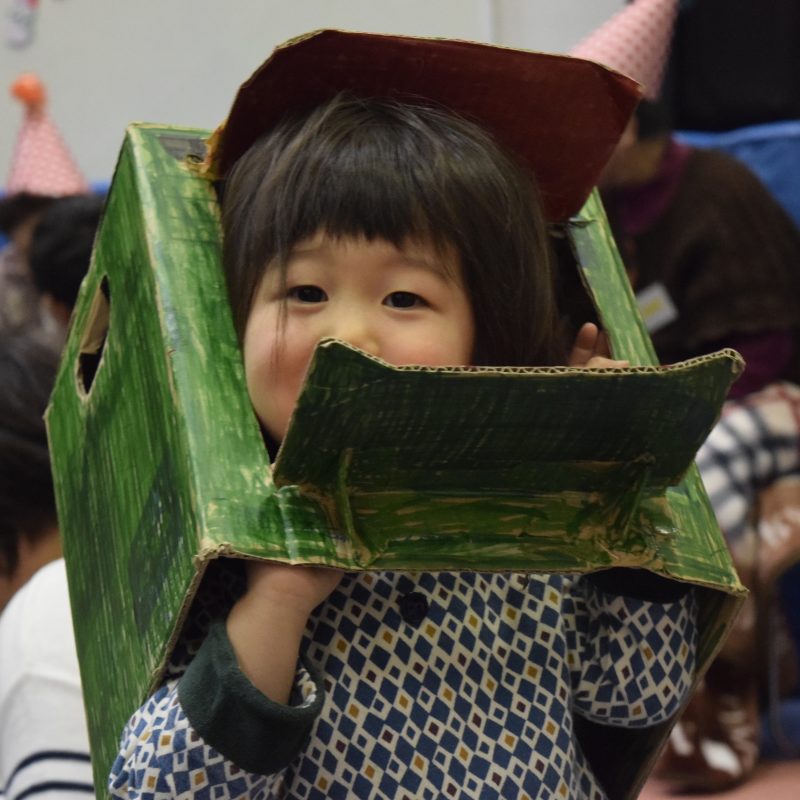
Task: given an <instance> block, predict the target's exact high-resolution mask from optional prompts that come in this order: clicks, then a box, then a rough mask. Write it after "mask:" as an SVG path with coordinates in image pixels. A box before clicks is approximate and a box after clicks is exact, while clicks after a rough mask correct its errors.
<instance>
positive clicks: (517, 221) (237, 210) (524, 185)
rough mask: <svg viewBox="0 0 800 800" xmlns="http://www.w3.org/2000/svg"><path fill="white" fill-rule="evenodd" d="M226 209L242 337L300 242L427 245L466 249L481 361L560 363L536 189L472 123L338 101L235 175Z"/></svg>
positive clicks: (228, 263)
mask: <svg viewBox="0 0 800 800" xmlns="http://www.w3.org/2000/svg"><path fill="white" fill-rule="evenodd" d="M223 209H224V210H223V228H224V236H225V238H224V263H225V270H226V276H227V281H228V288H229V293H230V297H231V303H232V306H233V311H234V319H235V322H236V328H237V332H238V334H239V336H240V338H241V337H242V335H243V333H244V328H245V325H246V322H247V317H248V314H249V311H250V306H251V303H252V298H253V295H254V292H255V290H256V288H257V285H258V283H259V281H260V279H261V277H262V276H263V274H264V270H265V268H266V266H267V264H269V263H270V262H277V263H278V265H280V266H283V265H285V262H286V259H287V258H288V256H289V254H290V253H291V250H292V248H293V247H294V246H295V245H296V243H297V242H299V241H301V240H303V239H305V238H307V237H310V236H312V235H314V234H315V233H317V232H318V231H325V232H326V233H327V234H328V235H330V236H333V237H364V238H366V239H368V240H373V239H384V240H386V241H389V242H391V243H392V244H394V245H395V246H397V247H402V246H403V244H404V243H406V242H408V241H409V240H421V241H426V242H430V243H431V244H432V245H433V246H434V247H437V248H440V249H446V248H453V249H454V250H455V252H456V254H457V255H458V257H459V261H460V264H461V268H462V272H463V279H464V283H465V287H466V289H467V292H468V294H469V296H470V298H471V302H472V308H473V314H474V316H475V323H476V334H477V336H476V341H477V350H478V352H476V354H475V363H494V364H498V363H506V364H522V363H534V361H528V358H529V357H530V358H532V359H534V360H535V362H536V363H554V360H557V356H555V355H554V353H552V352H549V351H550V350H552V347H551V346H550V344H548V343H547V342H545V341H544V340H543V337H542V336H541V333H540V332H541V329H542V327H543V326H547V325H548V323H550V324H551V330H552V328H553V327H555V321H554V319H553V314H554V304H553V303H552V302H545V303H541V302H540V301H541V297H540V296H539V295H540V294H541V291H542V290H543V291H544V293H545V295H549V294H551V286H550V284H551V283H552V281H551V278H550V264H549V257H548V253H547V246H546V233H545V230H544V224H543V221H542V215H541V211H540V209H539V204H538V201H537V199H536V196H535V190H534V187H533V186H532V182H531V181H530V180H529V179H528V178H527V176H523V175H522V174H521V172H520V170H519V169H518V168H517V167H516V165H514V164H513V163H512V162H511V160H510V159H509V158H508V157H507V156H505V155H504V154H503V153H501V152H500V151H499V149H498V148H497V146H496V145H495V143H494V142H493V140H492V139H491V137H489V135H488V134H486V133H485V132H484V131H483V130H482V129H481V128H479V127H477V126H476V125H474V124H472V123H470V122H468V121H465V120H463V119H460V118H458V117H454V116H453V115H451V114H449V113H447V112H445V111H442V110H438V109H432V108H428V107H422V106H413V105H408V104H405V103H397V102H394V101H391V100H363V99H356V98H352V97H348V96H339V97H337V98H335V99H333V100H332V101H330V102H328V103H326V104H325V105H323V106H320V107H318V108H317V109H315V110H314V111H313V112H311V113H310V114H309V115H308V116H306V117H304V118H302V119H299V120H292V121H288V122H284V123H283V124H282V125H280V126H278V127H277V128H276V129H274V130H273V131H271V132H270V133H269V134H267V136H265V137H264V138H263V139H261V140H260V141H258V142H257V143H256V144H255V145H253V147H251V148H250V150H249V151H248V152H247V153H245V155H244V156H243V157H242V158H241V159H240V160H239V161H238V162H237V164H236V165H235V166H234V168H233V170H232V171H231V173H230V176H229V178H228V181H227V185H226V186H225V189H224V201H223ZM520 293H521V294H522V296H520ZM528 296H531V302H532V303H533V306H529V307H528V308H527V309H526V313H525V314H523V315H521V317H520V319H519V323H520V324H515V323H514V322H513V321H511V320H510V319H509V317H514V316H515V315H514V313H513V311H512V308H511V306H512V305H513V306H519V305H520V300H522V302H523V303H525V302H526V298H527V297H528ZM534 296H536V297H534ZM534 306H536V307H537V308H534ZM548 307H549V308H548ZM532 315H534V316H533V317H532ZM532 319H535V320H537V324H535V325H532V324H531V323H532ZM533 328H536V329H538V330H539V331H540V332H539V333H534V332H533ZM544 338H545V339H546V338H548V337H544ZM534 351H535V352H534Z"/></svg>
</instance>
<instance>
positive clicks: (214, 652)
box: [109, 623, 322, 800]
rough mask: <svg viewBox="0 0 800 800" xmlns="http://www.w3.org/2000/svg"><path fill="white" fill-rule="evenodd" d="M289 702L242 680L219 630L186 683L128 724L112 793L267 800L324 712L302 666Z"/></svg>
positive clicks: (141, 799)
mask: <svg viewBox="0 0 800 800" xmlns="http://www.w3.org/2000/svg"><path fill="white" fill-rule="evenodd" d="M292 702H293V703H295V704H294V705H289V706H284V705H280V704H278V703H273V702H272V701H271V700H269V699H268V698H267V697H265V696H264V695H263V694H261V693H260V692H259V691H258V690H257V689H256V688H255V687H254V686H253V685H252V684H251V683H250V682H249V681H248V680H247V678H246V677H245V676H244V674H243V673H242V672H241V670H239V668H238V665H237V664H236V659H235V656H234V654H233V650H232V648H231V645H230V642H229V641H228V638H227V635H226V633H225V626H224V624H222V623H217V624H216V625H214V626H212V628H211V631H210V632H209V635H208V637H207V638H206V640H205V642H204V643H203V645H202V646H201V648H200V650H199V652H198V653H197V655H196V656H195V658H194V660H193V661H192V662H191V663H190V665H189V668H188V669H187V671H186V673H185V674H184V675H183V677H182V678H180V680H178V681H170V682H168V683H167V684H165V685H164V686H162V687H161V689H159V691H158V692H156V694H155V695H153V697H152V698H150V700H148V702H147V703H146V704H145V705H144V706H143V707H142V708H140V709H139V710H138V711H137V712H136V714H134V715H133V717H132V718H131V719H130V721H129V722H128V725H127V726H126V728H125V731H124V732H123V735H122V740H121V746H120V752H119V755H118V757H117V759H116V761H115V762H114V766H113V767H112V771H111V776H110V778H109V791H110V792H111V795H112V796H113V797H118V798H125V800H167V798H173V797H175V796H177V795H181V794H183V793H187V792H189V793H192V795H195V794H197V793H198V792H200V790H201V789H202V790H205V789H208V792H206V791H203V794H204V795H206V796H208V797H213V798H214V800H224V799H225V798H237V797H248V798H251V797H252V798H255V797H261V796H265V795H264V793H265V792H266V791H268V789H269V787H270V785H271V783H272V777H271V776H273V775H274V774H276V773H278V772H280V771H281V770H282V769H283V768H285V767H286V766H287V765H288V764H289V763H290V762H291V760H292V759H293V758H294V757H295V756H296V755H297V754H298V753H299V752H300V750H301V749H302V747H303V745H304V743H305V741H306V739H307V737H308V735H309V732H310V730H311V727H312V725H313V724H314V721H315V720H316V717H317V716H318V715H319V711H320V709H321V706H322V687H321V685H320V683H319V681H317V680H316V679H315V678H314V677H312V676H311V674H310V672H309V671H308V669H307V668H305V667H302V666H301V667H300V668H299V670H298V678H297V681H296V685H295V688H294V691H293V696H292Z"/></svg>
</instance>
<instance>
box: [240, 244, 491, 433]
mask: <svg viewBox="0 0 800 800" xmlns="http://www.w3.org/2000/svg"><path fill="white" fill-rule="evenodd" d="M282 307H285V317H284V318H283V319H281V308H282ZM328 336H331V337H335V338H337V339H342V340H344V341H346V342H349V343H350V344H352V345H355V346H356V347H358V348H360V349H362V350H365V351H366V352H368V353H370V354H372V355H374V356H378V357H379V358H382V359H383V360H384V361H387V362H389V363H390V364H393V365H395V366H402V365H405V364H419V365H425V366H465V365H467V364H469V363H470V360H471V357H472V351H473V346H474V339H475V324H474V320H473V315H472V308H471V306H470V302H469V298H468V297H467V292H466V290H465V289H464V286H463V281H462V276H461V267H460V265H459V263H458V257H457V256H456V254H455V253H452V254H449V253H445V254H442V253H439V252H438V251H437V249H436V248H435V247H433V245H431V244H427V243H425V242H413V243H409V244H408V245H407V246H404V247H403V248H402V249H398V248H396V247H395V246H394V245H392V244H390V243H389V242H386V241H384V240H382V239H376V240H373V241H371V242H370V241H367V240H366V239H363V238H346V239H334V238H331V237H329V236H328V235H327V234H324V233H317V234H315V235H314V236H311V237H309V238H308V239H305V240H304V241H301V242H299V243H298V244H297V245H296V246H295V247H294V249H293V251H292V253H291V255H290V257H289V261H288V265H287V274H286V288H285V290H283V291H282V290H281V280H280V270H279V268H278V267H277V266H276V265H275V264H270V265H269V266H268V267H267V270H266V272H265V274H264V277H263V278H262V280H261V283H260V284H259V286H258V288H257V290H256V293H255V297H254V300H253V306H252V309H251V310H250V317H249V318H248V321H247V326H246V329H245V335H244V366H245V373H246V376H247V388H248V391H249V393H250V399H251V400H252V402H253V406H254V407H255V410H256V414H257V415H258V417H259V419H260V420H261V422H262V424H263V425H264V426H265V427H266V429H267V430H268V431H269V433H270V434H271V435H272V436H273V437H274V438H275V439H277V440H278V441H281V440H282V439H283V437H284V435H285V433H286V429H287V427H288V425H289V418H290V417H291V414H292V411H293V409H294V406H295V404H296V402H297V398H298V396H299V394H300V389H301V386H302V384H303V379H304V377H305V374H306V370H307V368H308V365H309V362H310V360H311V355H312V353H313V351H314V347H315V346H316V344H317V343H318V342H319V341H320V339H322V338H324V337H328Z"/></svg>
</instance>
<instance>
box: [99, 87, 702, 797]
mask: <svg viewBox="0 0 800 800" xmlns="http://www.w3.org/2000/svg"><path fill="white" fill-rule="evenodd" d="M223 206H224V209H223V230H224V263H225V269H226V272H227V279H228V286H229V292H230V298H231V303H232V306H233V312H234V318H235V322H236V326H237V330H238V333H239V335H240V338H241V341H242V345H243V354H244V365H245V373H246V378H247V386H248V390H249V393H250V397H251V399H252V401H253V406H254V408H255V411H256V413H257V415H258V418H259V419H260V421H261V423H262V426H263V429H264V432H265V438H266V439H267V441H268V443H269V446H270V447H274V446H275V445H276V444H277V443H279V442H280V441H281V439H282V437H283V436H284V434H285V433H286V430H287V426H288V424H289V418H290V415H291V412H292V409H293V406H294V404H295V402H296V400H297V397H298V394H299V392H300V387H301V383H302V380H303V376H304V374H305V370H306V368H307V366H308V363H309V359H310V357H311V354H312V351H313V348H314V346H315V344H316V343H317V342H318V341H319V339H320V338H321V337H326V336H335V337H338V338H340V339H344V340H346V341H348V342H350V343H352V344H354V345H356V346H358V347H360V348H362V349H363V350H365V351H367V352H369V353H372V354H374V355H376V356H379V357H380V358H382V359H384V360H386V361H388V362H390V363H392V364H396V365H402V364H424V365H469V364H479V365H487V364H496V365H499V364H502V365H551V364H559V363H571V364H575V365H582V366H583V365H587V366H615V365H618V364H619V363H620V362H612V361H610V360H608V359H607V358H605V357H604V355H603V352H602V346H601V343H600V342H599V337H598V334H597V330H596V328H594V326H584V328H583V329H582V330H581V332H580V333H579V335H578V340H577V341H576V343H575V346H574V348H573V350H572V353H571V355H569V356H567V354H566V349H565V347H564V345H563V342H562V334H561V328H560V325H559V322H558V317H557V312H556V308H555V300H554V289H553V277H552V272H551V264H550V256H549V254H548V247H547V234H546V230H545V223H544V218H543V214H542V211H541V208H540V205H539V201H538V199H537V195H536V190H535V188H534V186H533V185H532V183H531V180H530V177H529V176H528V174H527V173H525V172H523V170H521V169H520V168H519V167H517V166H516V165H515V163H514V161H513V160H512V158H511V157H509V156H507V155H506V154H504V153H503V152H501V151H500V149H499V147H498V146H497V145H496V144H495V143H494V141H493V140H492V138H491V137H490V136H489V135H488V134H487V133H486V132H484V131H483V130H482V129H481V128H479V127H478V126H477V125H475V124H473V123H471V122H468V121H465V120H463V119H460V118H458V117H456V116H454V115H452V114H450V113H448V112H447V111H444V110H434V109H431V108H427V107H422V106H413V105H408V104H400V103H397V102H393V101H389V100H385V101H384V100H380V99H371V100H363V99H356V98H352V97H348V96H341V95H340V96H338V97H336V98H334V99H333V100H331V101H328V102H325V103H323V104H321V105H319V106H318V107H317V108H315V109H314V110H312V111H311V112H310V113H308V114H306V115H304V116H301V117H299V118H293V119H288V120H284V121H283V122H281V123H279V124H278V125H276V126H275V127H273V128H272V129H271V130H270V131H269V132H268V133H267V134H266V136H264V138H262V139H261V140H259V141H258V142H257V143H256V144H255V145H253V146H252V147H251V148H250V149H249V150H248V152H247V153H246V154H245V155H244V156H243V157H242V158H241V159H240V160H239V162H238V163H237V164H236V166H235V167H234V169H233V170H232V172H231V173H230V174H229V176H228V177H227V183H226V187H225V190H224V198H223ZM311 457H313V454H311ZM248 570H249V571H248V587H247V591H246V592H245V594H244V596H243V597H242V598H241V599H240V600H239V601H238V602H237V603H236V604H235V605H234V607H233V609H232V610H231V612H230V614H229V615H228V617H227V619H226V620H221V621H218V622H217V623H215V624H214V625H213V626H212V628H211V630H210V631H209V633H208V636H207V637H206V639H205V641H204V643H203V645H202V647H201V648H200V651H199V652H198V653H197V654H196V656H195V657H194V658H193V659H192V660H191V662H190V663H189V665H188V668H187V669H186V671H185V672H184V673H183V675H182V676H181V677H180V678H179V679H178V680H170V681H168V682H167V683H166V684H165V685H164V686H163V687H162V688H161V689H160V690H159V691H158V692H157V693H156V694H155V695H154V696H153V697H152V698H151V699H150V700H149V701H147V703H146V704H145V705H144V706H143V707H142V708H141V709H140V710H139V711H137V712H136V713H135V714H134V716H133V717H132V719H131V720H130V722H129V724H128V726H127V728H126V730H125V732H124V734H123V737H122V744H121V750H120V754H119V757H118V759H117V761H116V763H115V764H114V767H113V772H112V776H111V779H110V790H111V793H112V795H113V796H115V797H120V798H167V797H177V796H188V794H189V793H191V795H192V796H197V797H209V798H228V797H231V798H233V797H248V798H278V797H289V798H371V799H373V798H387V800H389V799H391V800H399V799H400V798H439V797H459V798H479V797H480V798H521V797H531V798H544V797H556V798H605V797H606V796H607V795H606V792H605V790H604V789H603V787H602V785H601V783H600V781H599V780H598V779H597V777H596V776H595V774H594V772H593V769H592V768H591V766H590V764H589V763H588V761H587V759H586V757H585V756H584V753H583V750H582V748H581V744H580V741H579V737H578V736H577V734H576V730H575V726H576V718H577V717H579V716H580V717H583V718H586V719H589V720H592V721H594V722H597V723H600V724H603V725H616V726H625V727H631V728H636V727H645V726H650V725H654V724H656V723H659V722H661V721H664V720H666V719H668V718H669V717H670V716H671V715H673V714H675V712H676V711H677V710H678V709H679V707H680V705H681V703H682V701H683V700H684V698H685V697H686V694H687V690H688V687H689V685H690V683H691V681H692V676H693V669H694V641H695V623H694V617H695V611H694V596H693V593H692V592H691V591H689V592H683V591H682V590H678V591H677V592H675V591H674V590H673V589H672V586H671V585H670V586H667V585H666V583H667V582H666V581H663V582H662V581H660V579H658V578H656V577H654V576H647V577H645V578H644V579H643V580H638V581H637V580H636V578H639V579H642V578H643V576H642V575H634V576H633V580H631V581H628V582H626V581H625V577H626V575H620V573H619V571H616V570H612V571H610V572H609V573H605V574H602V575H597V576H589V577H583V578H578V577H575V576H572V577H570V576H564V575H544V574H541V575H530V574H475V573H441V572H440V573H403V574H400V573H392V572H385V573H366V572H364V573H353V574H343V573H342V572H339V571H336V570H331V569H322V568H306V567H286V566H277V565H268V564H264V563H255V562H251V563H250V564H249V566H248ZM635 583H639V584H640V585H638V586H636V585H634V584H635ZM620 591H625V592H626V593H627V594H620Z"/></svg>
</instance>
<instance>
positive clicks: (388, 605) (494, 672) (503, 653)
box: [110, 573, 696, 800]
mask: <svg viewBox="0 0 800 800" xmlns="http://www.w3.org/2000/svg"><path fill="white" fill-rule="evenodd" d="M411 593H414V603H413V604H411V608H412V611H411V613H409V611H408V608H409V603H408V602H406V603H403V602H402V600H403V598H404V597H407V596H408V595H409V594H411ZM423 601H424V602H423ZM404 609H405V612H404ZM421 611H424V615H422V614H421ZM695 613H696V608H695V600H694V595H693V593H692V592H689V593H687V594H686V595H685V596H684V597H683V598H682V599H681V600H679V601H676V602H673V603H669V604H665V605H659V604H653V603H647V602H642V601H637V600H633V599H631V598H627V597H622V596H612V595H606V594H603V593H602V592H600V591H599V590H597V589H596V588H595V587H594V586H593V585H592V584H591V582H590V581H587V580H585V579H580V578H576V577H565V576H556V575H506V574H479V573H458V574H450V573H437V574H428V573H420V574H402V575H401V574H395V573H360V574H357V575H356V574H354V575H347V576H345V578H344V579H343V580H342V582H341V584H340V586H339V587H338V589H337V590H336V591H335V592H334V593H333V595H332V596H331V597H330V599H329V601H328V602H326V603H325V604H323V605H322V606H321V607H320V608H319V609H317V611H316V612H315V615H314V616H313V617H312V618H311V619H310V620H309V625H308V628H307V635H306V637H305V640H304V642H303V656H304V658H305V660H306V662H307V663H308V664H309V665H311V666H312V667H313V668H315V669H316V670H317V671H318V672H319V673H320V674H321V675H323V676H324V678H323V685H322V687H321V689H322V691H323V695H324V701H323V707H322V711H321V713H320V716H319V717H318V719H317V721H316V723H315V725H314V728H313V730H312V734H311V738H310V740H309V742H308V744H307V746H306V747H305V748H304V749H303V751H302V752H300V753H299V754H298V755H297V757H296V758H294V760H292V762H291V763H290V764H288V765H287V766H286V768H285V769H283V770H281V771H280V772H278V773H276V774H273V775H269V776H263V775H255V774H250V773H246V772H244V771H242V770H240V769H238V768H237V767H236V766H235V765H234V764H233V763H232V762H231V761H228V760H226V759H225V758H224V757H223V756H222V755H221V754H220V753H218V752H216V751H215V750H214V748H212V747H210V746H209V745H207V744H205V743H204V742H203V741H202V739H201V738H200V736H199V735H198V734H197V732H196V731H194V730H193V729H192V728H191V725H190V723H189V721H188V719H187V718H186V715H185V714H184V712H183V710H182V708H181V706H180V703H179V701H178V696H177V690H176V686H177V682H176V680H175V679H172V680H170V681H169V682H168V683H167V684H165V686H163V687H162V688H161V689H160V690H159V691H158V692H157V693H156V694H155V695H154V696H153V697H152V698H151V699H150V700H149V701H148V702H147V703H146V704H145V705H144V706H143V707H142V708H141V709H140V710H139V711H137V712H136V714H134V716H133V717H132V718H131V720H130V723H129V725H128V727H127V728H126V731H125V733H124V735H123V739H122V746H121V750H120V755H119V757H118V759H117V761H116V763H115V765H114V768H113V771H112V776H111V780H110V790H111V794H112V795H113V796H114V797H119V798H126V800H166V798H184V797H186V798H189V797H191V798H195V799H197V798H200V799H201V800H202V799H203V798H206V797H208V798H211V799H216V798H237V797H247V798H256V799H257V798H264V800H273V799H275V800H277V798H293V799H294V798H298V800H299V799H301V798H302V800H329V799H330V798H342V799H343V800H344V799H345V798H364V799H365V800H366V798H369V800H403V798H408V800H419V799H420V798H432V799H433V798H436V799H437V800H438V798H456V800H478V799H480V800H506V799H507V798H509V797H514V798H531V800H532V799H533V798H543V799H544V798H555V799H556V800H571V799H574V800H578V799H580V800H584V799H585V798H589V799H590V800H605V793H604V792H603V789H602V787H601V786H600V784H599V782H598V781H597V779H596V778H595V776H594V775H593V774H592V772H591V769H590V767H589V765H588V763H587V762H586V760H585V758H584V756H583V754H582V752H581V750H580V746H579V744H578V742H577V740H576V737H575V736H574V734H573V720H574V715H575V714H580V715H583V716H584V717H587V718H589V719H591V720H593V721H595V722H600V723H604V724H607V725H615V726H624V727H645V726H649V725H653V724H656V723H658V722H661V721H663V720H665V719H667V718H669V717H670V716H672V715H673V714H674V713H675V712H676V711H677V710H678V708H679V707H680V704H681V702H682V701H683V699H684V698H685V696H686V693H687V692H688V689H689V686H690V684H691V681H692V675H693V671H694V641H695V626H694V620H695ZM298 681H299V683H298V689H297V694H298V697H299V698H300V702H302V701H303V700H305V701H308V699H309V697H311V695H312V694H313V692H314V691H315V689H314V686H313V684H312V683H311V682H310V678H309V676H308V674H307V673H306V672H305V671H303V672H302V673H301V675H300V676H299V679H298Z"/></svg>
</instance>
